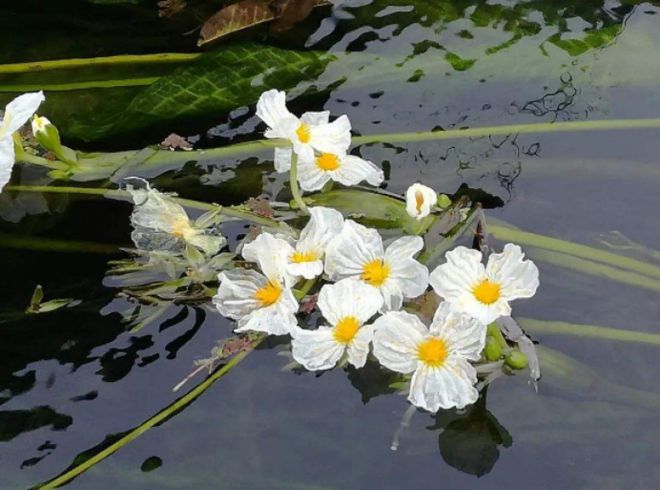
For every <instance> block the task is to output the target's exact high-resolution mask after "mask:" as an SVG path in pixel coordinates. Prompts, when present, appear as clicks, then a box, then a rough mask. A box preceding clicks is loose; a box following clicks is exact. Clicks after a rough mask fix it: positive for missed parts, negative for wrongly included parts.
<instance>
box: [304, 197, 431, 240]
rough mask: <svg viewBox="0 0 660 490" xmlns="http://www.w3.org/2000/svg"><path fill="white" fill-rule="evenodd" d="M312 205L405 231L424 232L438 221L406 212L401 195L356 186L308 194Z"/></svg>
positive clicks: (308, 201) (369, 222) (377, 225)
mask: <svg viewBox="0 0 660 490" xmlns="http://www.w3.org/2000/svg"><path fill="white" fill-rule="evenodd" d="M305 201H306V202H307V203H308V205H311V206H326V207H332V208H335V209H338V210H339V211H341V212H342V213H343V214H344V215H345V216H348V217H350V218H352V219H355V220H356V221H358V222H360V223H364V224H368V225H370V226H375V227H377V228H400V229H401V230H403V231H404V232H405V233H411V234H414V235H421V234H422V233H424V231H426V230H427V229H428V228H429V227H430V226H431V225H432V224H433V222H434V221H435V216H433V215H430V216H427V217H426V218H424V219H422V220H420V221H417V220H416V219H414V218H411V217H410V216H409V215H408V213H407V212H406V203H405V202H404V201H403V200H401V199H395V198H394V197H390V196H385V195H383V194H377V193H375V192H369V191H364V190H357V189H341V190H335V191H330V192H325V193H320V194H314V195H312V196H309V197H306V198H305Z"/></svg>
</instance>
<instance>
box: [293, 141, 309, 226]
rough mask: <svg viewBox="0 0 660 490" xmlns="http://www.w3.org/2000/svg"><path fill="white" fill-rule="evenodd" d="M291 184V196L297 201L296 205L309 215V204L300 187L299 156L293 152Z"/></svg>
mask: <svg viewBox="0 0 660 490" xmlns="http://www.w3.org/2000/svg"><path fill="white" fill-rule="evenodd" d="M289 184H290V185H291V195H292V196H293V199H294V200H295V201H296V204H297V205H298V207H299V208H300V210H301V211H302V212H303V213H306V214H309V211H308V210H307V204H305V201H304V200H303V197H302V194H301V193H300V188H299V187H298V155H296V154H295V152H292V156H291V171H290V173H289Z"/></svg>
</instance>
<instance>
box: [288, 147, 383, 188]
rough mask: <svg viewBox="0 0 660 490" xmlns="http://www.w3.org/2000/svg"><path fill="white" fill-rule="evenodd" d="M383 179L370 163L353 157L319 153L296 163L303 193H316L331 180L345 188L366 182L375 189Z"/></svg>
mask: <svg viewBox="0 0 660 490" xmlns="http://www.w3.org/2000/svg"><path fill="white" fill-rule="evenodd" d="M384 178H385V176H384V174H383V171H382V170H381V169H380V168H378V167H377V166H376V165H374V164H373V163H372V162H370V161H368V160H363V159H362V158H360V157H356V156H353V155H342V154H335V153H319V154H317V155H312V156H311V157H309V156H308V155H306V156H301V157H300V160H299V162H298V182H300V187H301V188H302V189H303V190H305V191H317V190H319V189H321V188H322V187H323V186H324V185H325V184H326V183H328V182H329V181H331V180H334V181H335V182H339V183H340V184H343V185H346V186H352V185H357V184H359V183H360V182H362V181H367V182H368V183H369V184H371V185H373V186H376V187H377V186H379V185H380V184H381V183H382V182H383V180H384Z"/></svg>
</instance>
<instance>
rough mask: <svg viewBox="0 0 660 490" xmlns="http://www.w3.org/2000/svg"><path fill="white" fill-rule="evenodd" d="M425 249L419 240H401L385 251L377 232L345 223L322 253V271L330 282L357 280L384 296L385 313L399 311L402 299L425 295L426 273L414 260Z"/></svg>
mask: <svg viewBox="0 0 660 490" xmlns="http://www.w3.org/2000/svg"><path fill="white" fill-rule="evenodd" d="M423 246H424V240H422V238H421V237H418V236H403V237H401V238H398V239H397V240H395V241H393V242H392V243H391V244H390V245H389V246H388V247H387V249H384V247H383V239H382V238H381V237H380V235H379V234H378V232H377V231H376V230H373V229H370V228H367V227H365V226H362V225H359V224H357V223H355V222H354V221H351V220H346V222H345V223H344V228H343V229H342V231H341V233H340V234H339V235H338V236H337V237H336V238H335V239H334V240H332V241H331V242H330V244H329V245H328V248H327V250H326V252H325V271H326V273H327V274H328V275H329V276H330V279H331V280H333V281H339V280H341V279H344V278H347V277H357V278H359V279H361V280H362V281H364V282H365V283H367V284H369V285H370V286H372V287H374V288H378V289H379V290H380V292H381V294H382V295H383V299H384V306H383V308H384V310H398V309H399V308H401V305H402V303H403V298H415V297H417V296H419V295H420V294H422V293H423V292H424V291H426V287H427V286H428V283H429V271H428V269H427V268H426V266H424V265H422V264H420V263H419V262H417V261H416V260H415V259H413V256H414V255H415V254H416V253H417V252H419V251H420V250H421V249H422V247H423Z"/></svg>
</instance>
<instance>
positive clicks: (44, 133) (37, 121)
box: [32, 114, 62, 153]
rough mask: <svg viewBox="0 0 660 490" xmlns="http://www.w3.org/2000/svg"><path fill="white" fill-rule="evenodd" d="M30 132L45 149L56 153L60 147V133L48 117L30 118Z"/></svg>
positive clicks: (35, 116)
mask: <svg viewBox="0 0 660 490" xmlns="http://www.w3.org/2000/svg"><path fill="white" fill-rule="evenodd" d="M32 134H33V135H34V137H35V139H36V140H37V141H38V142H39V144H40V145H41V146H43V147H44V148H45V149H46V150H48V151H52V152H53V153H58V151H60V149H61V148H62V142H61V141H60V133H59V131H58V130H57V128H56V127H55V126H54V125H53V124H52V123H51V122H50V121H49V120H48V118H45V117H41V116H37V115H36V114H35V115H34V117H33V118H32Z"/></svg>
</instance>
